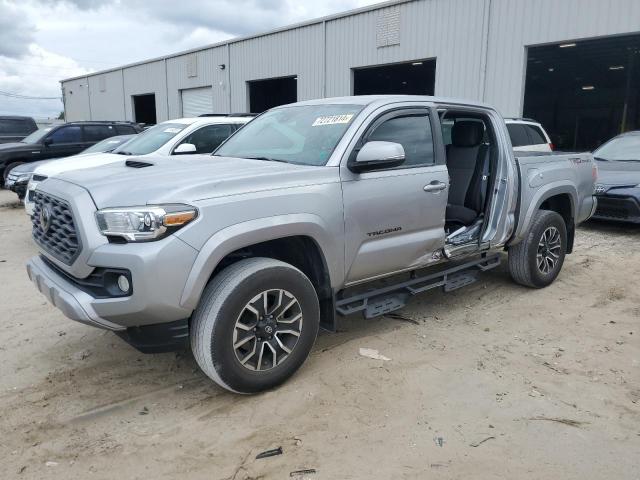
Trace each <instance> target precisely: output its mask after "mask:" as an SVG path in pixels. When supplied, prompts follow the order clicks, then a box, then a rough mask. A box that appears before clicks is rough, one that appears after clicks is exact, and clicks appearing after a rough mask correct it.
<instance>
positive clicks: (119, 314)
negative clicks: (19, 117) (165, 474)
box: [27, 96, 597, 393]
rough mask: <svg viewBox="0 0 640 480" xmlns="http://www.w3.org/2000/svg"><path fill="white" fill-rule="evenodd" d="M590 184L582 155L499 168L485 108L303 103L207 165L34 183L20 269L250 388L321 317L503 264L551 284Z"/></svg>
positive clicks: (70, 309)
mask: <svg viewBox="0 0 640 480" xmlns="http://www.w3.org/2000/svg"><path fill="white" fill-rule="evenodd" d="M596 174H597V169H596V167H595V165H594V161H593V158H592V157H591V155H590V154H549V153H536V154H520V153H519V154H518V156H514V153H513V150H512V147H511V143H510V140H509V136H508V133H507V130H506V127H505V122H504V120H503V119H502V118H501V117H500V115H499V114H498V113H497V112H496V111H495V110H494V109H493V108H491V107H490V106H487V105H483V104H478V103H471V102H466V101H457V100H451V99H441V98H434V97H418V96H363V97H345V98H333V99H324V100H314V101H307V102H301V103H297V104H292V105H287V106H283V107H279V108H275V109H273V110H270V111H268V112H267V113H264V114H263V115H261V116H259V117H258V118H256V119H255V120H253V121H252V122H250V123H249V124H247V125H246V126H245V127H244V128H242V129H241V130H239V131H238V132H237V133H235V134H234V135H233V136H232V137H231V138H230V139H228V140H227V141H226V142H225V143H224V144H223V145H222V146H221V147H220V148H219V149H218V150H217V151H216V153H215V154H214V155H213V156H204V155H199V156H192V157H190V158H186V157H185V158H182V159H176V160H172V161H171V162H168V161H166V160H164V159H162V158H150V157H145V158H144V159H136V158H129V159H127V160H123V161H122V162H120V163H118V164H112V165H110V166H105V167H100V168H96V169H89V170H82V171H76V172H67V173H64V174H61V175H60V176H59V177H58V178H50V179H48V180H46V181H45V182H43V183H41V184H40V185H38V188H37V190H36V191H35V211H34V214H33V216H32V220H33V238H34V240H35V242H36V244H37V245H38V247H39V250H40V255H39V256H36V257H34V258H32V259H31V260H30V261H29V262H28V264H27V271H28V274H29V277H30V278H31V280H32V281H33V282H34V283H35V284H36V286H37V288H38V289H39V290H40V292H42V293H43V294H44V295H45V296H46V297H47V298H48V299H49V300H50V301H51V302H52V303H53V304H54V305H55V306H57V307H58V308H59V309H60V310H62V312H63V313H64V314H65V315H67V316H68V317H69V318H71V319H73V320H77V321H80V322H84V323H87V324H91V325H94V326H97V327H101V328H105V329H109V330H113V331H115V332H116V333H117V334H118V335H120V336H121V337H123V338H124V339H126V340H127V341H128V342H129V343H131V344H132V345H134V346H135V347H137V348H138V349H140V350H141V351H146V352H151V351H167V350H170V349H174V348H178V347H181V346H185V345H189V344H190V346H191V349H192V351H193V353H194V356H195V359H196V360H197V362H198V364H199V365H200V367H201V368H202V370H203V371H204V373H205V374H206V375H208V376H209V377H210V378H211V379H213V380H214V381H215V382H216V383H218V384H219V385H221V386H222V387H224V388H226V389H229V390H231V391H235V392H240V393H252V392H258V391H261V390H264V389H267V388H270V387H273V386H275V385H278V384H279V383H281V382H283V381H285V380H286V379H287V378H288V377H290V376H291V375H292V374H293V373H294V372H295V371H296V370H297V369H298V368H299V367H300V366H301V365H302V363H303V362H304V360H305V359H306V357H307V356H308V354H309V352H310V350H311V348H312V346H313V343H314V341H315V338H316V335H317V333H318V329H319V328H320V327H323V328H325V329H327V330H334V329H335V325H336V321H337V315H336V314H340V315H349V314H353V313H356V312H360V313H363V314H364V315H365V317H367V318H372V317H375V316H378V315H384V314H386V313H388V312H391V311H394V310H397V309H399V308H402V307H403V306H404V305H405V304H406V302H407V301H408V299H409V298H410V297H411V296H412V295H415V294H418V293H420V292H423V291H426V290H428V289H431V288H436V287H442V288H443V289H444V290H445V291H450V290H453V289H455V288H459V287H462V286H464V285H467V284H469V283H471V282H473V281H474V280H475V279H476V276H477V273H478V272H480V271H483V270H487V269H490V268H492V267H495V266H496V265H498V264H499V262H500V260H501V257H502V253H501V252H503V251H507V253H508V264H509V270H510V272H511V275H512V277H513V279H514V280H515V281H516V282H517V283H520V284H522V285H526V286H529V287H534V288H540V287H545V286H547V285H549V284H550V283H551V282H553V281H554V280H555V278H556V277H557V276H558V274H559V272H560V269H561V267H562V264H563V261H564V257H565V254H567V253H570V252H571V250H572V248H573V239H574V233H575V228H576V225H577V224H579V223H580V222H583V221H584V220H586V219H588V218H589V217H590V216H591V215H592V214H593V212H594V209H595V206H596V202H595V200H594V196H593V191H594V180H595V176H596Z"/></svg>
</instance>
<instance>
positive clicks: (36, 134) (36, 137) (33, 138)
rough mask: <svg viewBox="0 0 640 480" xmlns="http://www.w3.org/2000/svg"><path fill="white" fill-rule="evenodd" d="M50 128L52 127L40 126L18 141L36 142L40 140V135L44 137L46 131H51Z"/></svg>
mask: <svg viewBox="0 0 640 480" xmlns="http://www.w3.org/2000/svg"><path fill="white" fill-rule="evenodd" d="M51 128H52V127H47V128H41V129H40V130H36V131H35V132H33V133H32V134H31V135H28V136H26V137H24V138H23V139H22V140H21V141H20V143H38V142H39V141H40V140H42V137H44V136H45V135H46V134H47V133H49V132H50V131H51Z"/></svg>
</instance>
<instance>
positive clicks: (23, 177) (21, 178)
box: [14, 173, 31, 183]
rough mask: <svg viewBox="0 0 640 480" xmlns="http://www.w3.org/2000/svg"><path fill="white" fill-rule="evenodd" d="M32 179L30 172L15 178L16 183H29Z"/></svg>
mask: <svg viewBox="0 0 640 480" xmlns="http://www.w3.org/2000/svg"><path fill="white" fill-rule="evenodd" d="M30 179H31V174H30V173H23V174H22V175H18V176H17V177H16V178H15V180H14V183H27V182H28V181H29V180H30Z"/></svg>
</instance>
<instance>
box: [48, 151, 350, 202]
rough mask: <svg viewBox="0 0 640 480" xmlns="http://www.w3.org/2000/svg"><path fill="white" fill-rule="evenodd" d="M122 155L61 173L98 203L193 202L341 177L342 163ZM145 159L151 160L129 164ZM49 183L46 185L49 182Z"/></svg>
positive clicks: (327, 180)
mask: <svg viewBox="0 0 640 480" xmlns="http://www.w3.org/2000/svg"><path fill="white" fill-rule="evenodd" d="M116 156H117V157H119V159H120V160H119V161H117V162H114V163H111V164H110V165H106V166H103V167H99V168H91V169H85V170H75V171H68V172H65V173H63V174H60V175H58V176H57V178H59V179H60V180H64V181H67V182H70V183H73V184H75V185H78V186H80V187H83V188H85V189H86V190H88V191H89V193H90V194H91V196H92V197H93V200H94V202H95V204H96V206H97V207H98V208H107V207H121V206H136V205H146V204H150V205H151V204H161V203H193V202H197V201H198V200H205V199H209V198H215V197H222V196H229V195H238V194H243V193H250V192H258V191H265V190H274V189H278V188H288V187H294V186H302V185H311V184H320V183H330V182H337V181H339V176H338V169H337V168H334V167H324V166H322V167H314V166H304V165H293V164H288V163H278V162H269V161H261V160H248V159H244V158H230V157H212V156H210V155H185V156H180V157H175V156H174V157H150V156H145V157H144V158H140V159H136V158H135V157H124V158H123V157H122V156H121V155H116ZM127 160H129V161H134V162H135V161H136V160H137V161H139V162H144V163H145V164H150V166H143V167H141V168H136V167H131V166H127V165H126V161H127ZM44 188H45V189H46V182H45V186H44Z"/></svg>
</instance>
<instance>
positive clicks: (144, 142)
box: [114, 122, 188, 155]
mask: <svg viewBox="0 0 640 480" xmlns="http://www.w3.org/2000/svg"><path fill="white" fill-rule="evenodd" d="M187 127H188V125H187V124H186V123H172V122H166V123H160V124H158V125H156V126H155V127H151V128H149V129H148V130H145V131H144V132H142V133H141V134H139V135H136V136H135V137H133V139H132V140H131V141H130V142H127V143H126V144H124V145H122V146H121V147H118V148H117V149H116V150H115V151H114V153H120V154H122V155H147V154H149V153H151V152H155V151H156V150H158V149H159V148H160V147H162V146H163V145H164V144H166V143H167V142H168V141H169V140H171V139H172V138H173V137H175V136H176V135H177V134H179V133H180V132H181V131H182V130H184V129H185V128H187Z"/></svg>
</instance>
